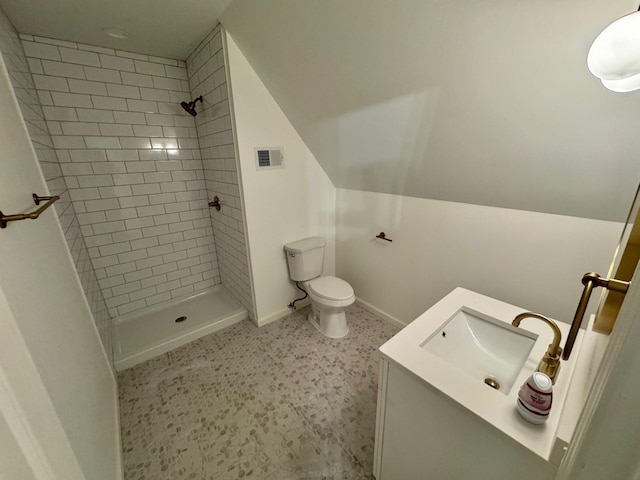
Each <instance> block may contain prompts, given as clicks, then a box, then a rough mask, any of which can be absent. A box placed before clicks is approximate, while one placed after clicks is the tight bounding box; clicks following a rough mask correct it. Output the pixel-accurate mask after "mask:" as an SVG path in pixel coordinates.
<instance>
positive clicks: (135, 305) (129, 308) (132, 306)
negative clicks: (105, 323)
mask: <svg viewBox="0 0 640 480" xmlns="http://www.w3.org/2000/svg"><path fill="white" fill-rule="evenodd" d="M146 306H147V304H146V303H145V301H144V300H138V301H137V302H131V303H128V304H126V305H122V306H120V307H118V315H125V314H127V313H130V312H133V311H135V310H140V309H141V308H144V307H146Z"/></svg>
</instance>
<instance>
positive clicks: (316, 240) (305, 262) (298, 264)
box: [284, 237, 326, 282]
mask: <svg viewBox="0 0 640 480" xmlns="http://www.w3.org/2000/svg"><path fill="white" fill-rule="evenodd" d="M325 245H326V242H325V241H324V238H322V237H310V238H305V239H303V240H298V241H296V242H291V243H287V244H286V245H285V246H284V250H285V252H287V263H288V264H289V277H290V278H291V280H294V281H296V282H304V281H306V280H311V279H312V278H316V277H319V276H320V275H322V262H323V261H324V247H325Z"/></svg>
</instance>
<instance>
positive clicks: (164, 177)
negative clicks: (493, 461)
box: [144, 172, 171, 193]
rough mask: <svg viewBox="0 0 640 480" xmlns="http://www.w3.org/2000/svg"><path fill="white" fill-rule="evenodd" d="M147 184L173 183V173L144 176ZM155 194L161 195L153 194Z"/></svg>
mask: <svg viewBox="0 0 640 480" xmlns="http://www.w3.org/2000/svg"><path fill="white" fill-rule="evenodd" d="M144 179H145V183H161V182H171V173H169V172H152V173H145V174H144ZM153 193H160V191H158V192H153Z"/></svg>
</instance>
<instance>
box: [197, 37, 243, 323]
mask: <svg viewBox="0 0 640 480" xmlns="http://www.w3.org/2000/svg"><path fill="white" fill-rule="evenodd" d="M225 68H226V67H225V58H224V52H223V46H222V28H221V27H220V26H219V25H218V26H217V27H216V28H215V29H214V30H213V31H212V32H211V33H210V34H209V35H208V36H207V37H206V38H205V39H204V40H203V41H202V42H201V43H200V45H199V46H198V47H197V48H196V49H195V50H194V51H193V53H191V55H189V58H188V59H187V71H188V73H189V84H190V85H191V92H192V95H193V97H198V96H200V95H202V96H203V103H202V104H200V103H198V107H197V109H198V112H199V113H198V115H197V116H196V117H195V121H196V126H197V129H198V138H199V140H200V152H201V156H202V164H203V168H204V178H205V181H206V188H207V192H208V194H209V198H213V197H214V196H215V195H217V196H218V197H220V200H221V202H222V204H223V206H222V208H221V209H220V211H219V212H218V211H216V210H215V209H211V210H210V211H209V213H210V215H211V221H212V223H213V232H214V236H215V242H216V249H217V253H218V264H219V267H220V276H221V278H222V283H223V285H225V287H227V289H228V290H229V291H230V292H231V293H232V294H233V295H234V296H235V297H236V298H237V299H238V300H239V301H240V303H242V305H243V306H244V307H245V308H246V309H247V311H248V312H249V316H250V317H251V318H252V319H255V308H254V303H253V296H252V290H251V280H250V274H249V260H248V253H247V245H246V240H245V227H244V219H243V212H242V199H241V195H240V187H239V181H238V170H237V162H236V157H235V148H234V138H233V131H232V122H231V114H230V107H229V97H228V90H227V83H226V75H225Z"/></svg>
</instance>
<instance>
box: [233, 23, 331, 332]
mask: <svg viewBox="0 0 640 480" xmlns="http://www.w3.org/2000/svg"><path fill="white" fill-rule="evenodd" d="M227 43H228V56H229V63H228V65H229V74H230V79H231V92H232V98H233V108H234V111H235V128H236V135H237V148H238V152H239V159H240V170H241V179H242V188H243V191H244V202H245V215H246V219H247V225H248V231H247V233H248V238H249V252H250V260H251V270H252V276H253V284H254V290H255V297H256V308H257V312H256V320H257V323H258V324H259V325H261V324H264V323H266V322H268V321H271V320H274V319H277V318H279V316H280V315H283V314H286V313H287V311H288V309H287V304H288V303H289V302H290V301H291V300H292V299H293V298H295V297H297V296H298V295H299V293H300V292H298V291H297V290H296V289H295V287H294V285H293V283H292V282H291V281H290V280H289V272H288V269H287V263H286V257H285V255H284V251H283V245H284V244H285V243H287V242H291V241H294V240H298V239H301V238H305V237H308V236H312V235H319V236H322V237H325V238H326V240H327V249H326V253H325V265H324V273H325V274H332V273H333V272H334V268H335V267H334V264H335V254H334V252H335V205H336V204H335V195H336V190H335V188H334V187H333V184H332V183H331V181H330V180H329V178H328V177H327V175H326V174H325V173H324V171H323V170H322V168H321V167H320V165H319V164H318V163H317V161H316V159H315V158H314V157H313V155H312V154H311V152H310V151H309V150H308V149H307V147H306V146H305V144H304V142H303V141H302V140H301V139H300V137H299V136H298V134H297V133H296V131H295V129H294V128H293V127H292V126H291V124H290V123H289V121H288V120H287V118H286V117H285V115H284V114H283V113H282V111H281V110H280V107H278V105H277V104H276V102H275V100H274V99H273V97H272V96H271V95H270V94H269V92H268V91H267V89H266V88H265V86H264V85H263V83H262V82H261V81H260V79H259V78H258V76H257V75H256V73H255V72H254V70H253V69H252V68H251V66H250V65H249V63H248V62H247V60H246V59H245V57H244V55H243V54H242V52H241V51H240V50H239V49H238V47H237V46H236V44H235V42H234V41H233V39H232V38H231V37H230V36H229V35H227ZM255 147H283V148H284V155H285V167H284V168H283V169H273V170H262V171H257V170H256V166H255V157H254V148H255Z"/></svg>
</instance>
